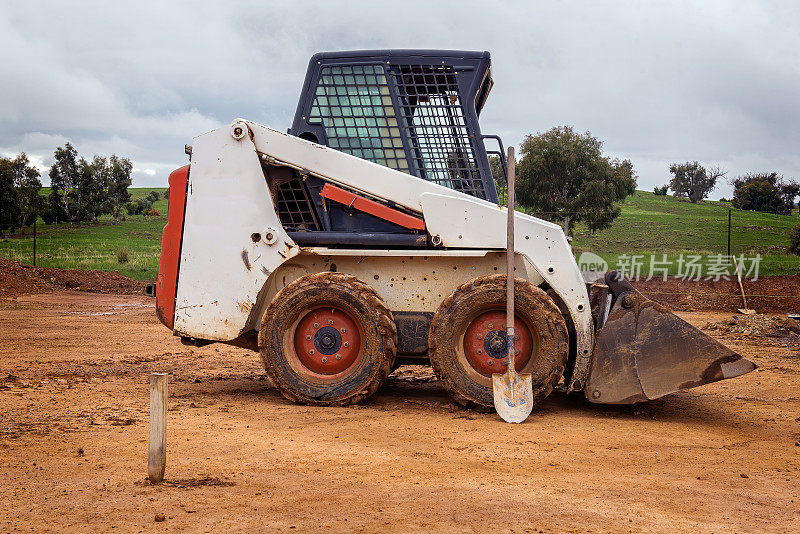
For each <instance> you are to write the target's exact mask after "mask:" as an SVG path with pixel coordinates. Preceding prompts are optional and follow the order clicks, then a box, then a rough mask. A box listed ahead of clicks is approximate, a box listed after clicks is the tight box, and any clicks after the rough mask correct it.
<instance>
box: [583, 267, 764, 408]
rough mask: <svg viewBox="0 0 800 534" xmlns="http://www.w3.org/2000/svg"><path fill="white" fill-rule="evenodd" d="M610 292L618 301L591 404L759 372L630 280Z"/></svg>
mask: <svg viewBox="0 0 800 534" xmlns="http://www.w3.org/2000/svg"><path fill="white" fill-rule="evenodd" d="M611 274H612V273H609V275H611ZM607 280H608V276H607ZM609 286H610V287H611V289H612V292H614V294H615V296H616V300H615V303H614V305H613V307H612V308H611V311H610V313H609V314H608V318H607V319H606V321H605V324H604V325H603V326H602V328H601V329H600V331H599V333H598V335H597V344H596V348H595V351H594V356H593V360H592V364H591V368H590V372H589V378H588V380H587V382H586V388H585V389H584V394H585V395H586V398H587V399H589V400H590V401H592V402H598V403H605V404H632V403H635V402H640V401H646V400H652V399H657V398H659V397H663V396H664V395H667V394H669V393H673V392H675V391H680V390H682V389H688V388H692V387H695V386H700V385H703V384H709V383H711V382H716V381H718V380H724V379H726V378H733V377H736V376H739V375H743V374H745V373H749V372H750V371H752V370H754V369H755V368H756V366H755V364H753V362H751V361H750V360H747V359H746V358H743V357H742V356H740V355H739V354H737V353H736V352H734V351H733V350H731V349H729V348H728V347H726V346H725V345H723V344H722V343H720V342H718V341H716V340H715V339H712V338H711V337H709V336H707V335H706V334H704V333H703V332H701V331H700V330H698V329H697V328H695V327H693V326H692V325H690V324H689V323H687V322H686V321H684V320H683V319H681V318H680V317H678V316H677V315H675V314H674V313H672V312H670V311H669V310H668V309H666V308H665V307H664V306H662V305H660V304H658V303H656V302H653V301H652V300H649V299H647V298H646V297H644V296H643V295H642V294H641V293H639V292H638V291H636V290H635V289H634V288H633V287H632V286H631V285H630V283H628V282H627V280H619V279H618V280H616V281H615V282H612V281H609Z"/></svg>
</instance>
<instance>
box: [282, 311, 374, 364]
mask: <svg viewBox="0 0 800 534" xmlns="http://www.w3.org/2000/svg"><path fill="white" fill-rule="evenodd" d="M294 351H295V354H296V355H297V359H298V360H300V363H302V364H303V365H304V366H305V367H306V368H308V369H309V370H310V371H312V372H314V373H317V374H319V375H325V376H331V377H332V376H334V375H338V374H340V373H342V372H344V371H346V370H347V369H349V368H350V367H351V366H353V365H354V364H355V363H356V362H357V361H358V359H359V355H360V351H361V333H360V332H359V330H358V326H357V325H356V322H355V321H354V320H353V318H352V317H351V316H350V314H349V313H347V312H346V311H343V310H341V309H339V308H333V307H325V308H317V309H315V310H312V311H310V312H308V313H307V314H306V315H305V316H303V317H302V318H301V319H300V321H299V322H298V323H297V329H296V330H295V334H294Z"/></svg>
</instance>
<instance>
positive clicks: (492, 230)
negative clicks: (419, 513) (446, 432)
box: [174, 119, 594, 389]
mask: <svg viewBox="0 0 800 534" xmlns="http://www.w3.org/2000/svg"><path fill="white" fill-rule="evenodd" d="M264 162H266V163H269V164H271V165H283V166H288V167H291V168H294V169H296V170H299V171H300V172H301V174H309V175H315V176H318V177H320V178H322V179H324V180H326V181H328V182H331V183H333V184H338V185H341V186H343V187H346V188H348V189H350V190H353V191H355V192H359V193H363V194H365V195H368V196H370V197H373V198H375V199H378V200H384V201H389V202H391V203H393V204H395V205H398V206H402V207H404V208H407V209H408V210H412V211H413V212H416V213H418V214H420V215H421V217H422V218H423V219H424V222H425V227H426V230H427V232H428V233H429V234H430V235H431V236H434V237H436V236H438V239H440V240H441V245H440V246H439V247H437V248H424V249H409V250H397V249H392V250H379V249H363V248H359V249H346V248H327V247H301V246H298V244H297V243H295V242H294V241H293V240H292V239H290V238H289V236H288V235H287V233H286V232H285V231H284V229H283V227H282V225H281V222H280V220H279V217H278V214H277V212H276V209H275V206H274V204H273V200H272V197H271V195H270V192H269V189H268V186H267V183H266V180H265V176H264V172H263V170H262V163H264ZM515 221H516V223H515V242H516V243H517V245H516V254H517V262H516V263H517V276H518V277H521V278H525V279H527V280H528V281H530V282H531V283H533V284H534V285H537V286H541V285H543V284H546V285H547V286H549V288H551V289H552V291H553V292H555V294H556V295H557V297H558V300H560V301H561V302H559V303H558V304H559V306H560V307H561V309H562V313H564V314H565V315H567V316H568V318H569V320H570V322H571V323H572V325H573V327H574V337H575V340H574V341H575V347H576V359H575V365H574V370H573V372H572V374H571V376H572V378H573V381H572V384H574V385H575V386H574V389H580V388H582V385H581V384H582V382H583V380H584V379H585V376H586V374H587V373H588V366H589V362H590V356H591V352H592V347H593V344H594V327H593V323H592V314H591V311H590V305H589V296H588V294H587V289H586V285H585V283H584V280H583V277H582V275H581V273H580V271H579V269H578V266H577V264H576V263H575V260H574V258H573V254H572V250H571V247H570V244H569V242H568V241H567V238H566V236H565V235H564V232H563V230H562V229H561V227H560V226H558V225H556V224H553V223H550V222H547V221H543V220H541V219H537V218H535V217H531V216H529V215H526V214H523V213H519V212H518V213H516V219H515ZM255 235H258V236H259V237H260V236H263V238H259V239H255V237H254V236H255ZM438 239H437V241H438ZM505 243H506V209H505V208H504V207H501V206H498V205H496V204H493V203H491V202H487V201H484V200H481V199H478V198H475V197H473V196H470V195H467V194H464V193H461V192H459V191H456V190H453V189H449V188H446V187H443V186H440V185H437V184H435V183H432V182H429V181H426V180H423V179H420V178H417V177H414V176H411V175H409V174H405V173H403V172H400V171H396V170H393V169H390V168H388V167H384V166H381V165H378V164H375V163H372V162H370V161H366V160H364V159H360V158H357V157H354V156H351V155H349V154H346V153H343V152H340V151H337V150H334V149H331V148H327V147H325V146H322V145H319V144H315V143H312V142H309V141H305V140H303V139H300V138H298V137H294V136H291V135H288V134H285V133H282V132H279V131H277V130H274V129H271V128H268V127H265V126H261V125H259V124H255V123H253V122H250V121H246V120H242V119H239V120H237V121H235V122H234V123H233V124H232V125H231V126H230V127H223V128H219V129H216V130H213V131H211V132H208V133H206V134H203V135H200V136H198V137H196V138H195V139H194V142H193V148H192V160H191V167H190V172H189V182H188V187H187V191H186V206H185V216H184V225H183V237H182V243H181V250H180V269H179V273H180V274H179V277H178V282H177V294H176V300H175V315H174V332H175V334H176V335H180V336H184V337H191V338H196V339H202V340H213V341H230V340H233V339H236V338H237V337H239V336H241V335H243V334H245V333H247V332H248V331H252V330H258V329H259V326H260V324H261V318H262V315H263V314H264V311H265V310H266V307H267V306H268V305H269V303H270V301H271V299H272V297H273V296H274V295H275V294H276V293H277V292H278V291H279V290H280V289H281V288H283V287H285V286H286V285H287V284H289V283H291V282H292V281H294V280H295V279H297V278H299V277H301V276H303V275H306V274H310V273H313V272H321V271H327V270H336V271H339V272H343V273H347V274H352V275H353V276H356V277H357V278H359V279H360V280H362V281H364V282H365V283H367V284H369V285H370V286H372V287H373V288H374V289H375V290H376V291H377V292H378V294H379V295H381V297H382V298H383V299H384V300H385V302H386V303H387V305H388V306H389V308H390V309H391V311H392V312H393V313H397V312H434V311H436V308H437V307H438V306H439V304H440V302H441V301H442V300H443V299H444V298H445V297H446V296H447V295H449V294H450V293H451V292H452V291H453V290H454V289H455V288H456V287H458V286H459V285H461V284H463V283H465V282H468V281H470V280H472V279H474V278H475V277H477V276H481V275H486V274H497V273H502V272H503V261H504V260H503V257H502V255H501V254H500V252H502V250H503V249H504V247H505ZM572 384H571V385H569V386H568V387H573V386H572Z"/></svg>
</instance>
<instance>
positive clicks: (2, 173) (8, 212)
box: [0, 157, 19, 236]
mask: <svg viewBox="0 0 800 534" xmlns="http://www.w3.org/2000/svg"><path fill="white" fill-rule="evenodd" d="M11 167H12V160H10V159H8V158H2V157H0V236H2V235H3V234H4V233H5V231H6V230H11V229H13V228H14V227H15V226H16V224H17V221H18V220H19V211H18V210H19V206H18V204H17V195H16V191H15V190H14V173H13V171H12V170H11Z"/></svg>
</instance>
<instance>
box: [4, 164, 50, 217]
mask: <svg viewBox="0 0 800 534" xmlns="http://www.w3.org/2000/svg"><path fill="white" fill-rule="evenodd" d="M6 161H7V162H8V163H7V165H6V167H5V169H6V171H5V172H9V173H10V174H11V180H12V187H13V189H14V193H13V197H14V202H15V204H16V206H15V209H14V213H15V214H16V216H17V220H16V224H15V225H14V226H15V227H16V228H19V229H20V230H21V231H23V230H24V228H25V227H26V226H30V225H31V224H33V221H35V220H36V218H37V217H38V216H39V213H41V211H42V209H43V207H44V203H43V199H42V197H40V196H39V190H40V189H41V188H42V182H40V181H39V170H38V169H36V167H34V166H33V165H31V164H30V160H29V159H28V156H27V154H25V152H23V153H21V154H20V155H18V156H17V157H16V158H14V159H13V160H6Z"/></svg>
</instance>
